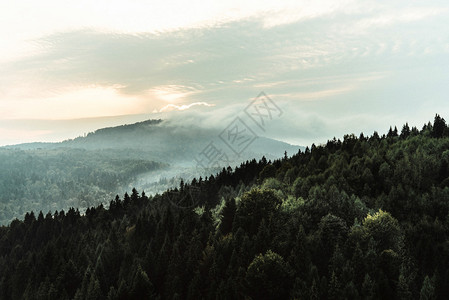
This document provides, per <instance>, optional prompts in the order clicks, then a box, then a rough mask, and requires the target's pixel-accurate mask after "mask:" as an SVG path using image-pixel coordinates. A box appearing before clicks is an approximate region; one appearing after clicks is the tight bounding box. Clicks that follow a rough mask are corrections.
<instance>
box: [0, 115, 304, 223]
mask: <svg viewBox="0 0 449 300" xmlns="http://www.w3.org/2000/svg"><path fill="white" fill-rule="evenodd" d="M218 134H219V132H217V131H216V130H210V129H202V128H199V127H192V126H189V127H183V126H179V125H173V124H170V122H167V121H162V120H147V121H144V122H139V123H135V124H127V125H122V126H116V127H110V128H102V129H98V130H96V131H95V132H92V133H89V134H87V135H86V136H83V137H79V138H76V139H74V140H67V141H64V142H61V143H31V144H20V145H14V146H8V147H1V148H0V224H5V225H6V224H7V223H9V222H10V221H12V220H13V219H14V218H19V219H23V216H24V214H25V213H26V212H27V211H31V210H34V211H40V210H42V211H45V212H48V211H51V212H54V211H55V210H61V209H65V210H67V209H68V208H69V207H77V208H79V209H80V210H81V211H82V212H84V210H85V209H86V208H87V207H89V206H96V205H99V204H100V203H103V204H105V205H106V204H107V203H108V201H109V199H111V198H113V197H114V196H115V195H116V194H123V193H124V192H125V191H126V190H130V189H132V187H137V188H139V190H143V189H145V190H146V192H147V193H148V194H155V193H157V192H163V191H165V190H167V188H171V187H173V186H174V185H178V184H179V181H180V180H181V179H180V177H184V178H188V177H192V176H198V175H203V176H204V175H208V174H209V175H210V174H211V173H214V172H216V171H217V170H220V169H221V168H222V167H227V166H228V164H226V165H225V164H224V163H223V164H221V165H217V166H214V168H210V169H203V170H200V171H202V174H198V172H199V171H198V170H197V169H196V168H195V164H196V160H195V158H196V157H197V156H198V154H199V153H200V152H201V151H202V150H203V149H204V147H206V146H207V145H208V144H209V143H210V142H211V141H215V143H217V145H219V144H218V142H219V139H218V138H217V136H218ZM222 147H223V145H222ZM284 151H287V152H288V153H296V152H297V151H298V147H297V146H292V145H289V144H287V143H283V142H279V141H275V140H271V139H267V138H263V137H259V138H257V139H256V140H255V141H254V142H253V143H252V144H251V145H249V146H248V147H247V149H246V150H245V152H244V153H242V155H241V156H240V157H235V156H234V157H231V158H232V160H231V162H230V164H231V165H234V166H235V165H238V164H240V162H242V161H245V160H248V159H253V158H254V157H262V156H265V157H267V158H268V159H274V158H278V157H281V156H282V155H283V154H284Z"/></svg>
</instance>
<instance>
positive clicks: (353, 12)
mask: <svg viewBox="0 0 449 300" xmlns="http://www.w3.org/2000/svg"><path fill="white" fill-rule="evenodd" d="M448 15H449V5H448V4H447V3H445V2H443V1H435V2H432V3H428V2H425V1H414V2H412V3H410V2H408V1H392V2H388V3H383V2H380V3H378V2H375V3H372V2H368V1H338V2H333V1H318V2H314V3H309V2H305V1H284V2H282V3H278V2H277V1H261V2H257V3H254V2H251V1H244V2H240V1H229V2H226V3H220V2H210V1H195V2H189V3H184V2H182V1H168V2H167V1H160V2H159V1H156V2H152V3H151V4H148V3H146V2H144V1H134V2H133V3H126V4H125V3H121V2H119V1H112V2H110V1H98V2H96V3H92V4H91V3H88V2H85V1H81V2H76V3H71V4H64V5H61V4H60V3H59V2H58V1H54V0H43V1H40V2H39V3H28V2H27V1H18V2H15V3H14V4H13V5H8V6H7V7H3V8H2V10H0V19H2V20H3V23H4V26H2V28H1V29H0V38H1V41H2V47H1V48H0V67H1V68H2V71H3V72H2V74H1V75H0V111H1V112H2V114H1V116H0V145H7V144H17V143H24V142H32V141H61V140H65V139H70V138H75V137H77V136H80V135H83V134H84V133H86V132H89V131H93V130H95V129H98V128H102V127H107V126H115V125H120V124H122V123H131V122H136V121H142V120H144V119H150V118H163V119H176V120H182V121H183V122H185V123H186V124H187V123H188V122H191V123H192V124H196V125H199V126H203V127H218V128H220V127H225V126H226V125H227V124H228V123H229V122H231V121H232V118H233V117H234V116H236V115H238V114H239V113H241V112H242V111H243V110H244V109H245V107H246V106H247V105H248V104H249V103H250V102H251V101H252V99H254V97H256V96H257V95H258V94H259V93H260V92H262V91H263V92H265V93H266V94H267V95H269V96H270V97H271V98H272V99H273V101H274V102H275V103H276V104H277V105H278V106H279V107H280V108H281V109H282V110H283V112H284V114H283V115H282V118H279V119H278V120H276V122H273V123H272V124H270V126H269V128H267V131H266V132H263V134H264V135H266V136H267V137H270V138H276V139H279V140H282V141H286V142H289V143H292V144H298V145H310V144H311V143H321V142H325V141H326V140H327V139H331V138H332V137H334V136H336V137H337V138H338V137H342V136H343V135H344V134H346V133H355V134H358V133H360V132H364V133H366V134H371V133H372V132H373V131H375V130H376V131H379V132H384V131H386V130H388V128H385V124H390V125H392V126H401V125H402V124H404V123H405V122H409V124H410V125H412V126H417V127H421V126H422V124H424V123H426V122H428V121H430V120H432V118H433V116H434V115H435V113H439V114H441V115H442V116H443V117H445V116H447V115H449V105H447V100H446V98H447V94H448V85H447V82H448V81H449V72H448V71H447V66H448V65H449V64H448V63H449V26H446V25H448V23H449V21H448V20H449V18H448ZM105 116H108V117H105ZM141 117H142V118H141Z"/></svg>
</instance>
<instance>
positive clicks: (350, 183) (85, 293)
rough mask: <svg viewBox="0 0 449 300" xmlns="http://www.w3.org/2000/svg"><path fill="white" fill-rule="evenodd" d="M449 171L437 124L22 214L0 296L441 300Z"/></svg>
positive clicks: (2, 241) (0, 253)
mask: <svg viewBox="0 0 449 300" xmlns="http://www.w3.org/2000/svg"><path fill="white" fill-rule="evenodd" d="M448 166H449V129H448V127H447V125H446V123H445V121H444V119H442V118H441V117H439V116H438V115H437V116H436V117H435V120H434V123H433V124H431V123H429V124H426V125H425V126H424V127H423V128H422V130H418V129H417V128H409V126H408V125H404V126H403V128H402V130H400V132H398V130H397V129H391V128H390V131H389V132H388V134H386V135H382V136H380V135H379V134H377V133H374V134H373V135H372V136H365V135H363V134H361V135H360V136H358V137H357V136H355V135H353V134H349V135H346V136H344V138H343V139H342V140H340V139H338V140H337V139H334V140H331V141H329V142H328V143H327V144H326V145H323V146H315V145H313V146H312V147H311V148H310V149H309V148H307V149H306V150H305V151H299V152H298V153H297V154H294V155H292V156H291V157H289V158H287V157H285V158H283V159H278V160H275V161H273V162H269V161H267V160H266V159H261V160H259V161H256V160H251V161H248V162H246V163H243V164H241V165H240V166H239V167H238V168H236V169H235V170H231V169H228V170H223V171H222V172H220V173H219V174H217V175H216V176H210V177H207V178H204V179H200V180H198V179H195V180H193V181H192V182H188V183H185V184H184V183H183V184H181V185H180V186H179V188H176V189H174V190H171V191H168V192H166V193H164V194H160V195H159V194H158V195H155V196H152V197H147V196H146V195H144V194H143V193H142V194H139V192H138V191H137V190H135V189H134V190H133V191H132V193H130V195H128V194H125V195H124V196H123V197H118V196H117V197H116V198H115V199H114V200H111V201H110V205H109V208H108V209H105V207H103V206H97V207H91V208H89V209H88V210H87V211H86V214H85V216H82V215H80V213H79V212H78V211H77V210H75V209H70V210H68V211H58V212H55V213H49V214H47V215H45V216H44V214H42V213H37V212H35V213H27V215H26V216H25V219H24V220H23V221H21V220H15V221H13V222H12V223H11V224H10V225H9V226H7V227H2V228H0V291H1V295H0V298H1V299H20V298H24V299H43V298H45V299H105V298H107V299H144V298H150V299H152V298H155V299H205V298H207V299H217V298H218V299H288V298H294V299H419V298H420V299H445V298H446V297H447V295H448V294H449V271H448V270H449V247H448V234H449V223H448V221H449V220H448V214H449V187H448V186H449V168H448ZM187 203H188V204H190V205H181V204H187Z"/></svg>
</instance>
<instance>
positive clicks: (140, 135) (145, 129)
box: [7, 119, 303, 165]
mask: <svg viewBox="0 0 449 300" xmlns="http://www.w3.org/2000/svg"><path fill="white" fill-rule="evenodd" d="M220 133H222V131H219V130H216V129H207V128H201V127H198V126H191V125H190V126H182V125H178V124H172V123H171V122H170V121H163V120H160V119H159V120H147V121H143V122H138V123H134V124H126V125H121V126H115V127H108V128H102V129H98V130H96V131H95V132H91V133H89V134H87V135H86V136H83V137H78V138H75V139H72V140H66V141H63V142H60V143H27V144H19V145H14V146H8V147H7V148H19V149H22V150H30V149H38V148H42V149H50V148H61V147H62V148H66V147H67V148H82V149H86V150H101V149H115V150H127V151H129V152H128V153H129V155H130V156H136V155H137V157H142V155H144V156H145V157H146V158H151V159H152V160H155V161H163V162H165V163H169V164H174V163H180V162H182V163H183V164H187V165H190V164H194V163H195V157H196V156H198V155H199V154H200V153H201V151H202V150H203V149H204V148H205V147H206V146H207V145H208V144H209V143H211V142H213V143H214V144H215V145H216V146H217V147H219V148H220V150H222V152H226V153H227V154H228V156H229V157H232V162H234V163H239V162H240V161H245V160H247V159H252V158H255V157H262V156H265V157H266V158H267V159H275V158H279V157H281V156H283V155H284V152H285V151H287V153H289V154H294V153H297V152H298V150H299V149H300V148H301V147H300V146H294V145H290V144H288V143H285V142H281V141H277V140H274V139H270V138H265V137H257V138H255V139H254V141H253V142H252V143H250V144H249V145H248V147H247V148H245V149H244V151H241V153H240V154H239V155H237V154H235V153H234V152H233V151H232V149H231V148H230V147H229V146H227V145H226V144H225V143H224V142H223V140H222V139H220V138H219V135H220ZM301 149H303V148H301Z"/></svg>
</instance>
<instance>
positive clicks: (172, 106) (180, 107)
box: [159, 102, 215, 112]
mask: <svg viewBox="0 0 449 300" xmlns="http://www.w3.org/2000/svg"><path fill="white" fill-rule="evenodd" d="M201 105H203V106H215V105H214V104H209V103H206V102H195V103H190V104H187V105H186V104H184V105H176V104H167V105H166V106H164V107H162V108H161V109H160V110H159V112H164V111H170V110H187V109H189V108H191V107H192V106H201Z"/></svg>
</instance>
